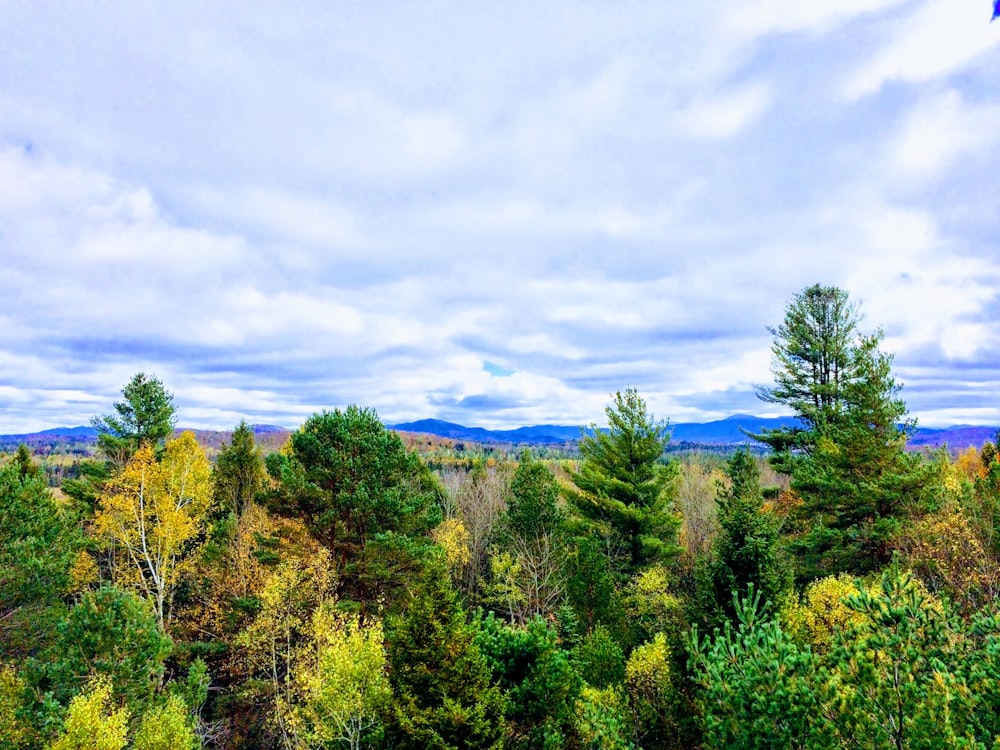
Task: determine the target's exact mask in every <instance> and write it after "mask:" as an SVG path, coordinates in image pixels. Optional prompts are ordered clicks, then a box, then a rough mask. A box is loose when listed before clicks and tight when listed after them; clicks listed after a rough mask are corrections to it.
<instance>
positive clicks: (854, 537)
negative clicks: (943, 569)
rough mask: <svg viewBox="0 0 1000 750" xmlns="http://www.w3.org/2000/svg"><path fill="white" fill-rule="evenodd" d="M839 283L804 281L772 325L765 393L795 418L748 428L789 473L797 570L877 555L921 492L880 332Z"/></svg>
mask: <svg viewBox="0 0 1000 750" xmlns="http://www.w3.org/2000/svg"><path fill="white" fill-rule="evenodd" d="M858 322H859V315H858V312H857V309H856V307H855V306H854V305H852V304H851V303H850V302H849V301H848V295H847V292H845V291H844V290H842V289H838V288H836V287H823V286H820V285H818V284H817V285H814V286H811V287H809V288H807V289H805V290H803V291H802V292H800V293H799V294H797V295H796V296H795V297H794V298H793V299H792V301H791V302H790V303H789V305H788V307H787V309H786V312H785V320H784V322H783V323H782V324H781V325H780V326H779V327H778V328H777V329H771V332H772V333H773V334H774V343H773V345H772V349H771V350H772V354H773V359H772V372H773V374H774V379H775V385H774V386H772V387H768V388H761V389H759V395H760V397H761V398H762V399H764V400H765V401H768V402H771V403H779V404H783V405H785V406H788V407H790V408H792V409H793V410H794V411H795V414H796V416H797V417H798V419H799V422H800V424H799V425H798V426H796V427H793V428H784V429H777V430H765V431H763V432H761V433H760V434H757V435H754V436H753V437H754V438H755V439H757V440H760V441H762V442H764V443H767V444H768V445H770V446H771V448H772V449H773V451H774V453H773V456H772V463H773V465H774V466H775V468H777V469H778V470H780V471H783V472H786V473H788V474H790V475H791V488H792V490H793V491H795V492H796V493H797V494H798V496H799V497H800V498H801V499H802V504H801V505H800V506H799V507H798V508H797V511H796V514H795V516H796V520H797V521H798V529H797V531H798V533H797V544H795V545H794V549H795V550H796V552H797V559H798V561H799V570H798V575H799V579H800V580H808V579H810V578H814V577H816V576H818V575H824V574H830V573H837V572H841V571H847V572H852V573H864V572H868V571H871V570H873V569H875V568H877V567H878V566H880V565H883V564H885V563H886V562H887V561H888V559H889V557H890V553H891V547H890V543H889V542H890V539H891V537H892V535H893V534H894V533H895V531H896V529H897V526H898V519H899V517H900V516H901V515H902V514H903V512H904V511H905V510H906V509H907V506H908V505H909V504H914V503H918V502H921V501H922V500H923V497H922V496H923V493H924V490H925V488H926V486H927V483H928V470H927V468H926V467H925V466H924V465H923V464H921V462H920V460H919V457H916V456H909V455H907V454H906V452H905V450H904V448H905V446H906V441H907V438H908V437H909V435H910V434H911V433H912V431H913V429H914V428H915V422H914V421H913V420H909V419H907V417H906V404H905V403H904V402H903V400H902V399H901V398H899V390H900V386H899V385H898V384H897V383H896V381H895V379H894V378H893V376H892V356H891V355H889V354H885V353H883V352H882V351H880V349H879V347H880V345H881V342H882V339H883V334H882V332H881V331H878V332H876V333H874V334H870V335H864V334H861V333H859V332H858Z"/></svg>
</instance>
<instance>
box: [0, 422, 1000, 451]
mask: <svg viewBox="0 0 1000 750" xmlns="http://www.w3.org/2000/svg"><path fill="white" fill-rule="evenodd" d="M796 423H797V420H796V419H795V417H755V416H752V415H750V414H734V415H733V416H731V417H726V418H725V419H720V420H716V421H714V422H678V423H676V424H672V425H671V426H670V430H671V443H673V444H675V445H677V444H681V443H683V444H686V445H692V446H698V445H706V446H731V445H743V444H745V443H750V442H752V441H751V440H750V438H749V437H748V435H747V434H746V433H747V432H750V433H755V432H760V431H761V430H763V429H776V428H781V427H793V426H795V424H796ZM252 427H253V431H254V434H255V436H256V438H257V443H258V445H260V446H261V448H262V449H263V450H264V451H265V452H266V451H270V450H277V449H278V448H280V447H281V446H282V445H283V444H284V442H285V441H286V440H287V439H288V436H289V435H290V434H291V430H288V429H286V428H284V427H277V426H275V425H268V424H259V425H258V424H255V425H252ZM386 427H387V428H389V429H391V430H396V431H397V432H405V433H411V434H414V435H433V436H435V437H438V438H444V439H448V440H456V441H466V442H470V443H486V444H491V443H492V444H507V445H560V444H565V443H573V442H576V441H577V440H579V438H580V435H581V434H582V432H583V430H584V428H583V427H580V426H577V425H553V424H542V425H533V426H530V427H518V428H516V429H512V430H487V429H485V428H483V427H466V426H465V425H460V424H457V423H455V422H446V421H444V420H441V419H420V420H417V421H416V422H404V423H401V424H390V425H386ZM185 430H191V431H192V432H194V433H195V436H196V437H197V438H198V442H199V443H201V444H202V446H203V447H205V448H206V450H208V451H209V453H210V454H212V453H214V452H215V451H217V450H218V449H219V448H220V447H221V446H222V445H223V444H224V443H228V442H229V440H230V439H231V437H232V432H231V431H229V430H201V429H197V428H189V427H180V428H178V429H177V430H176V433H177V434H180V433H181V432H183V431H185ZM997 430H998V428H996V427H979V426H974V425H955V426H953V427H946V428H932V427H922V428H921V429H919V430H918V431H917V433H916V434H915V435H914V436H913V437H912V439H911V440H910V443H909V446H910V448H911V449H918V450H920V449H928V448H940V447H947V448H949V449H950V450H953V451H958V450H964V449H966V448H968V447H970V446H971V447H975V448H980V447H982V445H983V443H985V442H986V441H988V440H993V439H995V437H996V435H997ZM96 442H97V432H96V431H95V430H94V428H92V427H53V428H51V429H48V430H41V431H39V432H31V433H25V434H21V435H0V451H10V450H13V449H14V448H16V447H17V446H18V445H19V444H21V443H25V444H26V445H28V447H30V448H32V449H33V450H35V451H36V452H42V453H51V452H67V453H76V454H80V453H86V452H89V451H91V450H92V449H93V446H94V444H95V443H96Z"/></svg>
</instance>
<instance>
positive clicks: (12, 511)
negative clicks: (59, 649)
mask: <svg viewBox="0 0 1000 750" xmlns="http://www.w3.org/2000/svg"><path fill="white" fill-rule="evenodd" d="M82 541H83V540H82V539H81V535H80V532H79V530H78V529H77V527H76V524H75V520H74V518H73V517H72V516H71V515H70V514H69V513H67V512H66V511H64V510H63V509H62V508H60V507H59V506H58V505H57V504H56V502H55V500H54V499H53V497H52V494H51V493H50V492H49V490H48V488H47V487H46V486H45V481H44V479H43V478H42V477H41V476H40V475H38V474H37V473H33V472H32V471H31V470H30V469H27V470H26V469H25V467H24V466H23V465H22V464H21V463H19V462H17V461H13V462H10V463H8V464H6V465H4V466H2V467H0V658H6V657H12V656H20V657H24V656H28V655H30V654H32V653H37V652H38V651H39V650H40V648H42V647H44V645H45V644H46V642H47V641H49V640H51V637H52V630H51V629H52V628H53V626H54V624H55V621H56V620H57V619H58V618H59V617H60V616H61V613H62V611H63V607H62V598H63V597H64V596H65V595H66V593H67V592H68V590H69V588H70V581H71V579H70V568H71V566H72V564H73V561H74V559H75V557H76V554H77V552H78V551H79V550H80V548H81V546H82Z"/></svg>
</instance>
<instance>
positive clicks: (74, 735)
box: [49, 677, 129, 750]
mask: <svg viewBox="0 0 1000 750" xmlns="http://www.w3.org/2000/svg"><path fill="white" fill-rule="evenodd" d="M128 720H129V713H128V709H126V708H119V709H113V708H112V707H111V682H110V680H108V678H107V677H97V678H95V679H94V680H93V681H92V682H91V683H90V685H88V687H87V689H86V690H85V691H84V692H83V693H81V694H80V695H78V696H76V697H75V698H73V700H72V701H70V704H69V710H68V711H67V712H66V722H65V725H64V727H63V734H62V735H61V736H60V737H59V738H58V739H57V740H56V741H55V742H53V743H52V744H51V745H50V746H49V750H122V748H124V747H125V745H126V743H127V739H126V737H127V734H128Z"/></svg>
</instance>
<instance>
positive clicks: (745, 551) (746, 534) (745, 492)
mask: <svg viewBox="0 0 1000 750" xmlns="http://www.w3.org/2000/svg"><path fill="white" fill-rule="evenodd" d="M726 475H727V476H728V478H729V481H730V484H729V486H726V485H721V483H720V487H719V489H718V495H717V498H716V501H717V503H718V506H719V535H718V536H717V537H716V539H715V542H714V544H713V549H712V554H713V557H712V562H711V566H710V567H711V588H712V600H713V601H712V604H711V608H712V609H713V610H714V614H715V615H716V617H719V616H721V617H723V618H725V619H728V620H729V621H730V622H735V617H736V610H735V606H734V603H733V597H734V596H735V597H736V598H737V599H744V598H746V597H747V596H748V595H749V593H750V591H751V587H752V590H754V591H758V592H760V595H761V597H762V601H763V603H762V606H763V607H764V609H765V611H773V610H774V609H775V608H776V607H777V605H778V603H779V599H780V596H781V593H782V591H783V590H784V588H785V576H784V575H783V573H782V571H781V568H780V562H779V558H778V540H779V535H778V522H777V519H776V518H775V517H774V516H773V515H772V514H771V513H769V512H765V511H764V501H763V496H762V494H761V489H760V470H759V469H758V468H757V462H756V461H755V460H754V457H753V455H751V453H750V451H749V450H748V449H746V448H744V449H742V450H739V451H737V452H736V453H734V454H733V455H732V457H731V458H730V459H729V461H728V462H727V464H726Z"/></svg>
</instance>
